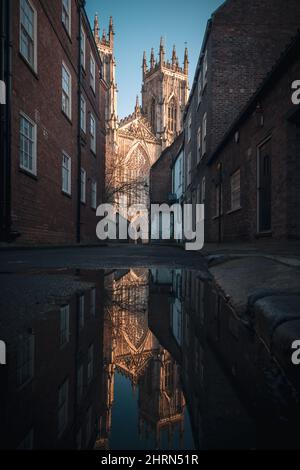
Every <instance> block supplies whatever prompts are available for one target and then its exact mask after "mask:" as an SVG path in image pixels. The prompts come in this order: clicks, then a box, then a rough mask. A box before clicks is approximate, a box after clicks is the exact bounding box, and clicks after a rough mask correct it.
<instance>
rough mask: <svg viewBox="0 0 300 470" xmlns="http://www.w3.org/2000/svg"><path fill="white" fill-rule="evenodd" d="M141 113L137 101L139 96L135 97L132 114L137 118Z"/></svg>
mask: <svg viewBox="0 0 300 470" xmlns="http://www.w3.org/2000/svg"><path fill="white" fill-rule="evenodd" d="M140 112H141V107H140V101H139V96H138V95H136V102H135V107H134V113H135V115H136V116H138V115H139V114H140Z"/></svg>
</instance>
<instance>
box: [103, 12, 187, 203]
mask: <svg viewBox="0 0 300 470" xmlns="http://www.w3.org/2000/svg"><path fill="white" fill-rule="evenodd" d="M94 35H95V40H96V43H97V45H98V49H99V51H100V55H101V58H102V62H103V68H104V70H103V74H104V77H105V81H106V83H107V96H106V103H105V107H106V113H105V116H106V165H107V174H110V173H113V174H114V176H113V179H114V181H118V183H116V187H119V189H115V194H114V195H115V196H116V194H117V193H119V194H118V197H119V196H120V193H122V192H126V190H125V188H126V189H127V193H128V194H127V195H126V196H127V199H128V203H131V204H133V203H135V204H137V203H144V204H145V203H146V204H148V202H149V200H148V199H149V198H148V196H147V194H148V191H147V188H148V187H149V174H150V168H151V166H152V165H153V164H154V163H155V162H156V160H157V159H158V158H159V157H160V155H161V152H162V151H163V150H164V149H165V148H166V147H168V146H169V145H171V144H172V142H173V141H174V139H175V138H176V137H177V135H178V134H179V133H180V132H181V131H182V120H183V113H184V109H185V105H186V103H187V100H188V95H189V84H188V51H187V48H186V49H185V53H184V62H183V67H181V66H180V65H179V60H178V56H177V54H176V48H175V46H174V48H173V53H172V58H171V61H169V60H166V57H165V45H164V43H163V40H162V39H161V41H160V47H159V54H158V57H157V58H155V54H154V50H153V49H152V50H151V55H150V61H149V64H147V58H146V53H145V52H144V56H143V62H142V70H143V83H142V103H141V105H140V103H139V99H138V97H137V100H136V103H135V107H134V110H133V113H132V114H130V115H129V116H127V117H125V118H123V119H121V120H118V118H117V85H116V75H115V69H116V63H115V58H114V28H113V21H112V18H110V22H109V30H108V34H106V31H105V30H103V33H102V35H101V34H100V26H99V20H98V16H97V15H96V16H95V20H94ZM108 178H110V177H108ZM130 182H132V185H131V184H130ZM108 185H109V183H108ZM108 199H109V198H108ZM113 199H114V202H116V199H117V198H116V197H113ZM108 202H110V201H108Z"/></svg>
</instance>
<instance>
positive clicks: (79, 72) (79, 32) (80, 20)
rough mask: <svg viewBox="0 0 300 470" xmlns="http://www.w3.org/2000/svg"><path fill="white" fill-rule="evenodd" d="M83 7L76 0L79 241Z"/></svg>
mask: <svg viewBox="0 0 300 470" xmlns="http://www.w3.org/2000/svg"><path fill="white" fill-rule="evenodd" d="M84 7H85V0H78V8H77V11H78V59H77V60H78V73H77V78H78V83H77V93H78V107H77V118H78V126H77V217H76V219H77V221H76V242H77V243H80V242H81V197H80V196H81V194H80V192H81V190H80V188H81V122H80V115H81V91H82V85H81V82H82V68H81V26H82V14H83V9H84Z"/></svg>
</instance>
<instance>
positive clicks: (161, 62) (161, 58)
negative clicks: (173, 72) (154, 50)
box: [159, 37, 165, 66]
mask: <svg viewBox="0 0 300 470" xmlns="http://www.w3.org/2000/svg"><path fill="white" fill-rule="evenodd" d="M164 64H165V45H164V40H163V37H161V38H160V46H159V65H160V66H163V65H164Z"/></svg>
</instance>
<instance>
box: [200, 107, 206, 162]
mask: <svg viewBox="0 0 300 470" xmlns="http://www.w3.org/2000/svg"><path fill="white" fill-rule="evenodd" d="M206 138H207V113H204V114H203V118H202V144H201V147H202V152H201V156H202V158H203V157H204V155H205V154H206V152H207V148H206V146H207V139H206Z"/></svg>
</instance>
